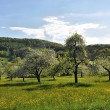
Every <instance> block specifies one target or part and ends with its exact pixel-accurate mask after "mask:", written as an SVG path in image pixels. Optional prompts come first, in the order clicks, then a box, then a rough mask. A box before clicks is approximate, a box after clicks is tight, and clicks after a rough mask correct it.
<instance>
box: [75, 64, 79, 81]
mask: <svg viewBox="0 0 110 110" xmlns="http://www.w3.org/2000/svg"><path fill="white" fill-rule="evenodd" d="M77 73H78V65H76V66H75V71H74V78H75V83H78V76H77Z"/></svg>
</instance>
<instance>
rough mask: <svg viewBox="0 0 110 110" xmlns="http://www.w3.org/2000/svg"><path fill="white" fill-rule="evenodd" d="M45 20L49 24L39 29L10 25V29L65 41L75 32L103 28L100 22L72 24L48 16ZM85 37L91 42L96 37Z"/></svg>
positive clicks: (38, 36)
mask: <svg viewBox="0 0 110 110" xmlns="http://www.w3.org/2000/svg"><path fill="white" fill-rule="evenodd" d="M43 20H44V21H45V22H47V24H46V25H43V26H42V27H40V28H38V29H32V28H25V27H10V29H11V30H14V31H15V30H18V31H22V32H23V33H25V34H27V35H29V36H33V37H34V38H38V39H45V40H50V41H53V42H58V43H64V40H65V39H66V38H67V37H68V36H70V35H71V34H73V33H75V32H77V33H79V34H82V35H85V33H86V31H87V30H88V29H96V28H98V29H99V28H101V26H100V25H99V24H95V23H85V24H70V23H69V22H65V21H62V20H60V17H59V18H58V17H46V18H44V19H43ZM85 39H86V41H87V42H88V43H89V41H92V40H93V39H94V38H93V39H92V38H88V37H86V38H85ZM95 40H96V39H95ZM93 41H94V40H93Z"/></svg>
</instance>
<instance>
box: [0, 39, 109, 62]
mask: <svg viewBox="0 0 110 110" xmlns="http://www.w3.org/2000/svg"><path fill="white" fill-rule="evenodd" d="M29 48H33V49H36V48H50V49H54V50H55V51H56V52H58V51H64V50H65V49H64V46H63V45H62V44H58V43H54V42H49V41H46V40H40V39H18V38H8V37H7V38H6V37H0V57H10V56H13V55H16V56H17V57H21V58H23V57H24V56H25V55H24V54H25V52H27V51H28V50H29ZM87 51H88V56H89V58H90V59H91V60H94V58H96V56H97V55H100V54H103V53H106V55H107V56H110V44H97V45H88V46H87Z"/></svg>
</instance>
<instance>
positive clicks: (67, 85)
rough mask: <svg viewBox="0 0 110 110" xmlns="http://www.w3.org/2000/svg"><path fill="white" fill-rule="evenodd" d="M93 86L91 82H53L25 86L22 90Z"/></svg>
mask: <svg viewBox="0 0 110 110" xmlns="http://www.w3.org/2000/svg"><path fill="white" fill-rule="evenodd" d="M91 86H93V85H92V84H84V83H78V84H75V83H66V84H62V83H60V84H58V85H54V84H50V85H39V86H37V87H34V88H25V89H22V90H26V91H36V90H49V89H54V88H64V87H84V88H85V87H91Z"/></svg>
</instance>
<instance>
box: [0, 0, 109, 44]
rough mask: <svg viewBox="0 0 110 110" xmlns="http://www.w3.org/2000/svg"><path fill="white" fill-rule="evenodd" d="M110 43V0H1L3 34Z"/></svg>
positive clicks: (0, 17) (0, 16) (60, 41)
mask: <svg viewBox="0 0 110 110" xmlns="http://www.w3.org/2000/svg"><path fill="white" fill-rule="evenodd" d="M75 32H77V33H79V34H81V35H82V36H83V37H84V39H85V41H86V44H106V43H107V44H110V0H0V37H13V38H33V39H44V40H48V41H52V42H58V43H62V44H64V42H65V39H67V38H68V37H69V36H71V35H72V34H73V33H75Z"/></svg>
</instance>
